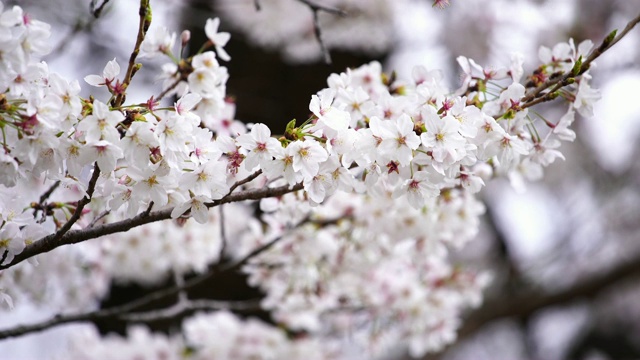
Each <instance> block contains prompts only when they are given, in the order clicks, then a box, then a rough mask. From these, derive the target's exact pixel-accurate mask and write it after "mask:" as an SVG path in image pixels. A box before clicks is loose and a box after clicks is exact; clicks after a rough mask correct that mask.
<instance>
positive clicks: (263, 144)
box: [236, 124, 282, 170]
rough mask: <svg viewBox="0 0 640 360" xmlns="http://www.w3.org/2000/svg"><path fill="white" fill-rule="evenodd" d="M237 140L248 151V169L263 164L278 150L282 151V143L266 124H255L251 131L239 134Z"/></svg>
mask: <svg viewBox="0 0 640 360" xmlns="http://www.w3.org/2000/svg"><path fill="white" fill-rule="evenodd" d="M236 142H237V144H238V145H240V146H242V147H243V148H244V149H245V150H247V151H248V154H247V157H246V158H245V160H244V162H245V165H246V167H247V170H252V169H253V168H255V167H256V166H258V165H260V166H263V164H266V162H267V161H268V160H271V159H272V157H273V156H274V155H275V154H276V153H277V152H279V151H282V145H280V142H279V141H278V140H276V139H274V138H272V137H271V130H269V128H268V127H267V126H266V125H264V124H255V125H253V127H252V128H251V133H250V134H244V135H240V136H238V137H237V138H236Z"/></svg>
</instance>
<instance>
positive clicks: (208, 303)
mask: <svg viewBox="0 0 640 360" xmlns="http://www.w3.org/2000/svg"><path fill="white" fill-rule="evenodd" d="M259 309H260V299H254V300H240V301H233V300H186V301H183V302H177V303H175V304H174V305H173V306H171V307H168V308H165V309H159V310H152V311H147V312H141V313H132V314H124V315H120V316H118V317H119V318H120V319H123V320H126V321H132V322H151V321H157V320H166V319H173V318H176V317H179V316H182V315H184V314H187V313H190V312H194V311H198V310H212V311H216V310H235V311H247V310H259Z"/></svg>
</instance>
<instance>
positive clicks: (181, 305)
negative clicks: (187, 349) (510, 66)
mask: <svg viewBox="0 0 640 360" xmlns="http://www.w3.org/2000/svg"><path fill="white" fill-rule="evenodd" d="M307 221H308V219H304V220H302V221H301V222H300V223H298V225H296V226H293V227H292V228H293V229H295V228H297V227H299V226H301V225H302V224H304V223H306V222H307ZM283 237H284V236H279V237H277V238H275V239H273V240H271V241H269V242H267V243H265V244H263V245H261V246H258V247H257V248H255V249H254V250H253V251H251V252H250V253H248V254H247V255H245V256H244V257H242V258H241V259H240V260H237V261H235V262H233V263H231V264H224V263H221V264H218V265H217V266H214V267H213V268H212V269H211V270H210V271H208V272H207V273H205V274H202V275H198V276H196V277H194V278H191V279H189V280H186V281H184V282H181V283H180V284H176V285H174V286H172V287H169V288H166V289H161V290H157V291H154V292H151V293H149V294H146V295H145V296H143V297H141V298H138V299H136V300H133V301H131V302H128V303H126V304H123V305H119V306H114V307H110V308H108V309H101V310H96V311H90V312H86V313H81V314H68V315H56V316H54V317H53V318H51V319H49V320H45V321H42V322H40V323H37V324H32V325H20V326H16V327H14V328H11V329H6V330H0V339H6V338H11V337H16V336H22V335H26V334H30V333H33V332H38V331H44V330H47V329H50V328H52V327H55V326H59V325H64V324H69V323H74V322H81V321H95V320H99V319H105V318H110V317H118V318H122V319H125V320H131V321H151V320H157V319H162V318H167V317H175V316H179V315H181V314H183V313H185V312H187V311H192V310H221V309H227V310H247V309H255V308H259V301H257V300H249V301H219V300H215V301H211V300H201V301H195V300H188V301H185V302H178V303H176V304H175V305H174V306H172V307H169V308H165V309H161V310H155V311H149V312H141V313H133V311H134V310H136V309H139V308H141V307H143V306H145V305H148V304H151V303H153V302H156V301H158V300H162V299H165V298H167V297H170V296H173V295H175V294H178V293H181V292H183V291H186V290H188V289H190V288H193V287H194V286H197V285H199V284H201V283H203V282H205V281H207V280H210V279H212V278H215V277H217V276H220V275H223V274H226V273H230V272H234V271H237V270H239V269H240V268H242V267H243V266H244V265H246V264H247V263H248V262H249V261H250V260H251V259H253V258H255V257H256V256H258V255H260V254H261V253H263V252H265V251H267V250H268V249H270V248H271V247H273V246H274V245H275V244H277V243H278V242H279V241H281V240H282V238H283Z"/></svg>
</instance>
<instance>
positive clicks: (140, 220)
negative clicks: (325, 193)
mask: <svg viewBox="0 0 640 360" xmlns="http://www.w3.org/2000/svg"><path fill="white" fill-rule="evenodd" d="M302 188H303V186H302V184H296V185H295V186H289V185H283V186H280V187H275V188H269V187H265V188H260V189H249V190H244V191H241V192H238V193H235V194H229V195H227V196H225V197H223V198H222V199H220V200H216V201H213V202H210V203H207V204H206V205H207V207H215V206H220V205H222V204H226V203H231V202H238V201H244V200H260V199H264V198H269V197H276V196H282V195H284V194H287V193H290V192H294V191H298V190H301V189H302ZM172 210H173V208H169V209H164V210H159V211H153V212H151V213H148V214H146V213H141V214H138V215H136V216H134V217H132V218H130V219H125V220H121V221H117V222H114V223H109V224H104V225H100V226H94V227H91V228H85V229H81V230H72V231H68V232H66V233H65V234H64V235H62V236H60V237H59V238H56V237H57V236H58V233H59V232H60V231H59V232H58V233H56V234H52V235H48V236H45V237H44V238H42V239H40V240H38V241H35V242H34V243H32V244H31V245H28V246H27V247H25V249H24V250H23V251H22V252H21V253H20V254H17V255H16V256H15V257H14V258H13V260H12V261H11V263H9V264H3V265H0V270H4V269H8V268H10V267H12V266H15V265H16V264H19V263H21V262H22V261H24V260H26V259H29V258H31V257H34V256H36V255H39V254H42V253H45V252H49V251H51V250H53V249H55V248H57V247H60V246H63V245H70V244H76V243H79V242H83V241H86V240H90V239H95V238H98V237H101V236H104V235H110V234H115V233H119V232H125V231H129V230H131V229H133V228H135V227H138V226H141V225H145V224H149V223H152V222H156V221H161V220H167V219H170V218H171V211H172Z"/></svg>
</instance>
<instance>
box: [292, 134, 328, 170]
mask: <svg viewBox="0 0 640 360" xmlns="http://www.w3.org/2000/svg"><path fill="white" fill-rule="evenodd" d="M289 147H290V148H291V149H290V151H291V154H292V156H293V164H292V167H293V170H294V171H296V172H297V171H299V172H300V173H302V175H303V176H304V177H305V178H313V177H314V176H315V175H316V174H317V173H318V169H319V168H320V163H321V162H323V161H325V160H327V158H328V157H329V154H327V151H326V150H325V149H323V148H322V146H320V144H318V142H316V141H315V140H304V141H294V142H293V143H291V144H289V146H288V148H289Z"/></svg>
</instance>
